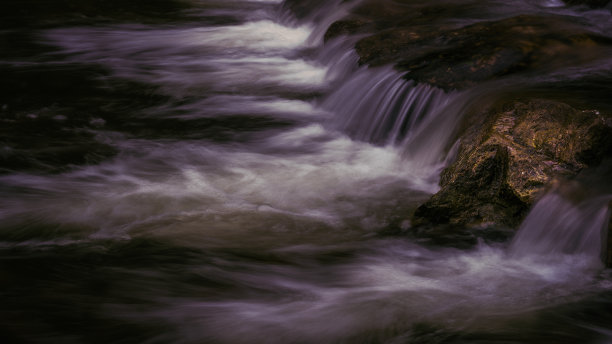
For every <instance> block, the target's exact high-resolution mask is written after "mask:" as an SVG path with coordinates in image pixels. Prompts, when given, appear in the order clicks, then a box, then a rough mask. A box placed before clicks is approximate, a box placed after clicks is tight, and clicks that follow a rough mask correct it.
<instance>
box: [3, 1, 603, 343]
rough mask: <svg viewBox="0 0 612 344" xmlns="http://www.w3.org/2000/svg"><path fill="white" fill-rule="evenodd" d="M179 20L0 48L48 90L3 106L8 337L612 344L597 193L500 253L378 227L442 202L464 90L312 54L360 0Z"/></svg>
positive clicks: (570, 203)
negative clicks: (434, 199) (32, 48)
mask: <svg viewBox="0 0 612 344" xmlns="http://www.w3.org/2000/svg"><path fill="white" fill-rule="evenodd" d="M515 2H516V3H520V6H522V7H520V6H519V7H520V8H519V7H516V6H514V7H513V6H510V7H512V11H518V12H520V11H524V12H529V11H535V12H538V13H540V12H542V11H544V12H546V11H567V15H573V16H580V15H581V13H582V12H579V11H578V10H575V9H571V8H570V9H568V8H566V7H564V6H563V4H560V3H559V2H557V1H545V2H540V3H537V4H535V3H528V2H524V1H515ZM183 4H188V6H186V8H181V9H179V10H178V13H180V15H181V16H182V17H181V18H182V19H181V20H177V21H175V22H164V21H162V22H161V23H160V22H157V21H155V20H150V21H148V20H133V21H130V20H122V21H117V22H113V21H109V22H107V21H104V20H102V21H100V22H99V24H96V25H83V24H82V23H79V22H78V20H77V22H76V23H75V24H73V23H72V22H70V21H68V22H67V23H66V24H59V25H58V24H53V25H47V26H44V25H43V26H41V27H37V28H35V29H30V30H29V31H27V34H26V35H25V36H27V37H28V39H30V40H31V41H32V42H35V44H38V45H39V48H37V49H42V50H41V51H40V52H37V55H36V57H32V56H33V55H29V54H30V53H24V54H21V55H19V51H17V52H15V55H14V56H9V55H10V54H8V53H6V54H4V55H3V59H4V60H3V61H0V63H1V64H2V68H3V69H2V70H3V71H9V72H10V73H12V74H10V73H9V74H7V75H12V76H14V77H15V78H27V77H30V79H28V80H30V82H31V83H32V84H34V85H36V86H35V87H34V91H33V92H34V93H36V94H37V96H36V97H38V98H36V99H40V98H42V99H46V98H45V97H49V98H53V99H51V100H50V101H48V102H47V103H45V104H43V105H37V103H35V102H34V103H28V102H27V99H26V100H24V101H23V102H22V103H23V104H26V105H23V104H22V103H19V99H21V98H19V97H21V95H20V94H21V93H20V92H22V91H19V90H17V91H15V93H13V94H12V95H11V100H5V102H6V104H0V106H2V107H3V108H2V111H3V114H5V115H3V116H4V118H3V121H4V122H5V124H6V125H7V126H9V125H10V127H7V128H9V129H6V130H3V133H5V132H6V135H7V139H6V140H4V141H0V145H3V146H2V147H0V149H2V151H3V152H2V153H1V154H2V156H3V159H4V160H3V161H4V162H5V163H6V164H7V165H6V167H5V168H3V169H2V172H3V173H2V174H1V175H0V281H2V288H1V289H0V295H1V297H2V302H1V303H0V319H1V321H0V331H2V332H3V334H2V335H1V336H2V337H4V338H5V339H6V340H8V342H19V343H20V342H24V343H89V342H92V343H97V342H101V343H102V342H104V343H112V342H117V343H120V342H124V343H136V342H143V343H490V342H500V343H502V342H503V343H578V342H581V343H610V342H612V276H611V275H610V270H606V269H604V268H603V265H602V263H601V259H600V255H601V254H602V250H601V247H602V245H604V241H605V235H604V233H605V230H604V229H605V228H607V223H608V221H609V216H610V214H609V210H608V203H609V202H610V199H611V197H610V195H609V194H603V195H602V194H601V193H600V194H598V195H597V196H596V197H595V196H594V197H584V199H583V200H579V201H576V200H573V199H570V198H567V197H564V196H563V193H562V192H557V191H551V193H550V194H548V195H546V196H545V197H543V198H542V199H541V200H540V201H539V202H538V203H537V204H536V206H535V207H534V209H533V210H532V211H531V213H530V215H529V216H528V217H527V219H526V220H525V222H524V223H523V225H522V226H521V228H520V229H519V232H518V234H517V235H516V236H515V237H514V239H513V240H512V241H511V242H501V243H491V242H486V241H484V240H481V242H480V244H479V245H477V246H476V247H474V248H470V249H458V248H449V247H435V246H429V245H426V244H424V243H422V242H420V241H419V240H417V239H413V238H409V237H403V236H393V235H385V234H384V233H386V231H387V230H388V229H389V228H399V229H406V228H408V227H410V223H409V221H407V218H409V216H408V215H409V214H411V212H412V211H414V209H415V208H416V207H417V206H418V205H420V204H422V203H423V202H424V201H425V200H427V199H428V198H429V197H430V196H431V195H432V194H433V193H435V192H436V191H437V190H438V188H439V187H438V182H439V174H440V171H441V169H442V168H443V167H444V166H445V164H447V162H448V161H449V159H452V158H453V153H454V151H455V150H454V149H453V147H455V142H456V139H457V138H456V130H457V127H458V125H459V122H460V120H461V118H462V114H463V112H464V110H465V108H466V106H468V104H470V103H471V102H472V101H473V100H474V99H475V97H477V96H478V94H476V93H475V92H470V91H452V92H447V91H443V90H441V89H438V88H435V87H433V86H428V85H423V84H417V83H415V82H412V81H406V80H404V79H403V78H402V75H401V74H400V73H399V72H397V71H395V70H394V69H392V68H391V67H390V66H383V67H377V68H367V67H360V66H359V65H358V63H357V60H358V57H357V55H356V53H355V52H354V51H353V50H352V46H353V44H354V42H355V37H346V36H342V37H340V38H337V39H334V40H331V41H328V42H325V43H324V42H323V34H324V33H325V30H326V29H327V27H328V26H329V25H330V24H331V23H332V22H333V21H335V20H337V19H339V18H341V17H342V16H343V15H344V14H345V13H346V12H347V11H349V10H350V8H351V6H354V5H355V3H354V2H350V1H349V2H346V1H339V0H337V1H326V2H318V3H317V2H313V4H312V6H314V5H317V6H319V7H318V10H312V11H307V12H306V13H303V14H302V15H299V13H297V14H296V13H294V12H292V11H291V10H289V8H288V6H285V4H283V3H282V2H280V1H266V0H261V1H254V0H252V1H248V0H231V1H230V0H226V1H214V0H201V1H195V0H194V1H190V2H184V3H183ZM499 6H500V8H502V9H505V7H504V6H509V5H507V4H505V5H502V4H500V5H499ZM517 6H518V5H517ZM508 11H510V10H508ZM583 11H586V12H588V13H591V14H593V13H594V14H593V15H595V14H596V15H597V17H596V18H607V19H606V20H610V19H609V17H605V16H606V15H607V16H609V14H606V12H605V11H603V10H602V11H590V12H589V11H587V10H583ZM184 18H187V19H186V20H185V19H184ZM470 20H472V21H473V20H481V19H470ZM482 20H484V19H482ZM14 31H16V30H15V29H14V28H9V29H6V30H5V31H4V32H3V33H2V34H3V35H5V36H6V35H8V34H9V33H11V32H14ZM5 36H3V37H5ZM6 37H8V36H6ZM32 44H34V43H32ZM40 47H43V48H40ZM24 49H25V51H27V49H29V48H27V47H26V48H24ZM26 55H27V56H26ZM30 72H31V74H28V73H30ZM32 75H33V76H32ZM58 79H62V80H68V81H66V82H65V83H61V85H63V86H58V87H59V88H58V89H57V90H56V91H55V90H54V88H55V86H52V87H48V89H47V88H45V87H47V86H48V85H53V80H58ZM41 85H42V86H41ZM45 85H47V86H45ZM66 85H67V86H66ZM92 85H93V86H92ZM27 90H31V87H30V88H28V89H27ZM7 92H9V93H10V92H11V91H10V90H8V91H7ZM54 92H55V93H54ZM67 94H69V96H68V95H67ZM475 94H476V95H475ZM54 97H56V98H57V99H55V98H54ZM67 97H70V99H69V100H66V99H67ZM3 99H4V98H3ZM15 99H17V100H15ZM11 102H13V103H11ZM41 102H42V101H41ZM14 104H17V105H14ZM20 104H21V105H22V109H23V111H21V112H19V111H16V112H12V114H13V115H11V116H13V117H10V116H8V115H6V113H9V112H10V110H11V107H17V106H21V105H20ZM41 104H42V103H41ZM66 104H68V105H66ZM9 131H10V132H9ZM41 133H42V134H41ZM22 137H25V138H22ZM24 142H25V143H24ZM49 156H51V158H49Z"/></svg>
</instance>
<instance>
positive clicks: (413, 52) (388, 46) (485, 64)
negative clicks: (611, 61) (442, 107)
mask: <svg viewBox="0 0 612 344" xmlns="http://www.w3.org/2000/svg"><path fill="white" fill-rule="evenodd" d="M610 45H611V42H609V40H608V39H607V38H603V37H599V36H597V35H595V34H592V33H589V32H588V31H587V30H585V28H583V27H581V26H580V25H576V24H574V23H571V22H568V21H567V20H566V19H565V18H558V17H543V16H527V15H521V16H517V17H513V18H508V19H503V20H499V21H496V22H480V23H476V24H473V25H469V26H466V27H461V28H447V27H444V26H443V27H441V28H439V29H433V30H432V28H431V27H429V26H421V27H419V26H416V27H398V28H392V29H389V30H384V31H382V32H379V33H377V34H374V35H371V36H369V37H366V38H363V39H361V40H360V41H359V42H358V43H357V44H356V47H355V49H356V51H357V52H358V54H359V56H360V63H362V64H368V65H374V66H376V65H384V64H389V63H394V64H395V65H396V67H397V68H398V69H399V70H402V71H406V76H405V77H406V78H407V79H413V80H416V81H419V82H423V83H428V84H431V85H434V86H437V87H441V88H444V89H447V90H448V89H463V88H467V87H470V86H473V85H475V84H477V83H479V82H482V81H487V80H491V79H495V78H499V77H502V76H506V75H511V74H517V73H534V72H546V71H551V70H555V69H559V68H566V67H569V66H574V65H580V64H584V63H587V62H590V61H593V60H595V59H597V58H599V57H601V56H603V55H602V54H603V49H604V48H603V47H604V46H610Z"/></svg>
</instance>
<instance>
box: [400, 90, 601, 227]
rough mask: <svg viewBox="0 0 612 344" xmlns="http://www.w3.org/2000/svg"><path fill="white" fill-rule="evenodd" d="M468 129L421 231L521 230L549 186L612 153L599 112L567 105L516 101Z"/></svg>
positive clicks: (419, 213) (418, 215)
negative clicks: (440, 227) (443, 228)
mask: <svg viewBox="0 0 612 344" xmlns="http://www.w3.org/2000/svg"><path fill="white" fill-rule="evenodd" d="M478 118H481V119H480V120H478ZM468 121H469V122H471V123H472V124H471V125H470V126H469V127H468V128H467V129H466V132H465V134H464V135H463V136H462V138H461V146H460V149H459V153H458V156H457V159H456V161H455V162H454V163H453V164H451V165H450V166H448V167H447V168H446V169H445V170H444V171H443V172H442V176H441V182H440V184H441V190H440V191H439V192H438V193H436V194H435V195H433V197H432V198H431V199H430V200H429V201H428V202H426V203H425V204H423V205H422V206H420V207H419V208H418V209H417V210H416V212H415V214H414V216H413V219H412V223H413V225H414V226H416V227H418V226H423V225H428V224H432V225H440V224H449V225H453V226H457V227H474V226H476V227H477V226H486V225H487V224H494V225H502V226H507V227H511V228H514V227H516V226H517V225H518V224H519V223H520V221H521V220H522V219H523V218H524V216H525V215H526V212H527V210H528V209H529V207H530V206H531V204H532V203H533V202H534V200H535V199H536V198H537V196H538V195H539V194H540V193H541V192H542V191H543V190H544V189H545V188H546V187H547V186H549V185H551V183H553V182H554V181H555V180H558V179H564V178H571V177H573V176H575V175H576V174H577V173H578V172H579V171H580V170H582V169H583V168H585V167H587V166H589V165H594V164H596V163H597V162H598V161H599V159H601V158H602V157H603V156H605V155H608V154H610V151H611V150H612V148H611V147H612V139H611V137H612V128H610V127H609V126H607V125H606V120H605V119H604V118H603V117H602V116H601V115H600V114H599V113H598V112H596V111H579V110H576V109H574V108H572V107H570V106H569V105H567V104H564V103H561V102H556V101H549V100H530V101H526V102H520V101H513V102H510V103H506V104H503V105H501V106H497V107H495V109H493V110H489V111H488V113H486V114H479V116H471V117H469V118H468Z"/></svg>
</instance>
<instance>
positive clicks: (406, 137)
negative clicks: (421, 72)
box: [321, 67, 468, 165]
mask: <svg viewBox="0 0 612 344" xmlns="http://www.w3.org/2000/svg"><path fill="white" fill-rule="evenodd" d="M459 94H460V93H459V92H450V93H446V92H444V91H443V90H441V89H439V88H436V87H433V86H430V85H425V84H416V83H415V82H413V81H406V80H405V79H403V77H402V75H401V74H400V73H399V72H397V71H395V70H393V69H392V68H390V67H382V68H362V69H361V70H359V71H357V72H355V73H354V75H353V76H352V77H351V78H350V79H348V80H346V81H345V82H343V84H342V85H341V86H340V87H339V88H338V89H337V90H336V91H335V92H333V93H332V94H331V95H330V96H329V97H327V98H326V99H325V100H324V101H323V103H322V104H321V107H322V108H324V109H325V110H328V111H330V112H332V113H334V116H333V118H332V119H330V121H329V123H330V124H331V126H333V127H334V128H335V129H337V130H340V131H343V132H345V133H347V134H348V135H349V136H351V137H352V138H354V139H357V140H361V141H366V142H372V143H375V144H380V145H398V146H400V147H402V149H404V150H405V152H406V155H407V158H409V159H410V160H412V161H413V162H417V163H420V164H421V165H434V164H438V163H440V162H442V161H443V160H444V159H445V157H446V153H447V152H448V150H449V148H450V146H452V143H453V139H454V136H455V135H454V133H455V131H456V129H457V127H458V123H459V120H460V119H461V115H462V113H464V110H465V107H466V105H467V103H468V102H467V98H466V97H458V95H459Z"/></svg>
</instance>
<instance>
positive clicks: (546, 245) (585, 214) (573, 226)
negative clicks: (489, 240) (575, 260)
mask: <svg viewBox="0 0 612 344" xmlns="http://www.w3.org/2000/svg"><path fill="white" fill-rule="evenodd" d="M611 199H612V195H605V196H599V197H594V198H590V199H586V200H583V201H580V202H578V203H573V202H571V201H570V200H568V199H566V198H564V197H563V196H562V195H561V194H559V193H558V192H556V191H554V192H551V193H549V194H547V195H545V196H544V197H543V198H542V199H541V200H539V201H538V202H537V204H536V205H535V206H534V207H533V209H532V210H531V212H530V213H529V215H528V216H527V218H526V219H525V220H524V221H523V224H522V225H521V227H520V229H519V231H518V232H517V234H516V236H515V238H514V240H513V241H512V244H511V247H510V252H511V253H512V254H513V255H514V256H525V255H548V256H555V255H560V254H563V255H585V256H588V257H590V258H591V260H592V261H594V262H597V263H599V262H600V258H603V257H602V255H603V254H604V253H605V245H606V241H607V227H608V222H609V220H610V210H609V207H608V203H609V202H610V200H611Z"/></svg>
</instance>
